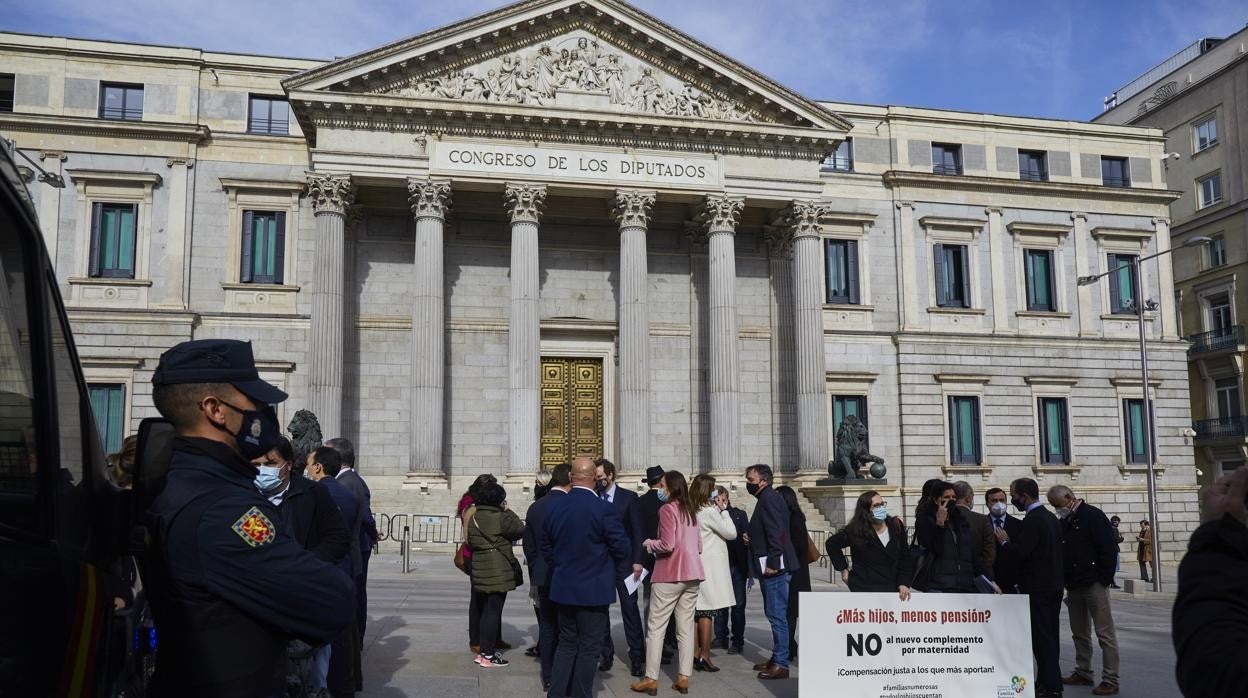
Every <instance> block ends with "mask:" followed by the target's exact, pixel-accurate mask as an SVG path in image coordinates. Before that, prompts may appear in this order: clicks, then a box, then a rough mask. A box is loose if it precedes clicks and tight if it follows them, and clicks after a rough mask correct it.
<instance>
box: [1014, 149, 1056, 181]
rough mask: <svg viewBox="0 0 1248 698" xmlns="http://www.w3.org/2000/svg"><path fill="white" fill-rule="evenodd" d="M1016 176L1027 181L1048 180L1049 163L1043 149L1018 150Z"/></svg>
mask: <svg viewBox="0 0 1248 698" xmlns="http://www.w3.org/2000/svg"><path fill="white" fill-rule="evenodd" d="M1018 178H1019V179H1025V180H1027V181H1029V182H1047V181H1049V165H1048V162H1047V158H1046V157H1045V152H1044V151H1043V150H1020V151H1018Z"/></svg>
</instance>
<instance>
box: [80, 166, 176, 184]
mask: <svg viewBox="0 0 1248 698" xmlns="http://www.w3.org/2000/svg"><path fill="white" fill-rule="evenodd" d="M65 174H67V175H69V177H70V179H73V180H74V181H75V182H91V183H93V184H100V183H107V184H141V185H143V186H145V187H148V188H151V187H155V186H158V185H159V184H160V183H161V177H160V175H158V174H156V173H155V172H137V171H127V170H87V169H82V170H79V169H67V170H65Z"/></svg>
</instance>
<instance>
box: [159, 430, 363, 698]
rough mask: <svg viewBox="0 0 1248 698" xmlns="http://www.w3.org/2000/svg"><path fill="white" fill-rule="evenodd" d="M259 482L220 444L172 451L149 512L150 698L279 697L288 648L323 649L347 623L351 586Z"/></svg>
mask: <svg viewBox="0 0 1248 698" xmlns="http://www.w3.org/2000/svg"><path fill="white" fill-rule="evenodd" d="M254 477H255V467H254V466H252V465H251V464H250V463H248V462H247V461H245V460H243V459H242V457H241V456H239V455H238V454H237V453H236V452H235V451H234V450H233V449H231V448H229V447H228V446H226V445H224V444H221V443H218V442H215V441H211V440H208V439H200V438H182V437H179V438H177V439H175V440H174V443H173V455H172V458H171V461H170V465H169V475H168V480H167V485H166V487H165V489H164V491H163V492H161V494H160V495H159V496H158V497H157V498H156V500H155V501H154V502H153V503H152V505H151V507H150V508H149V509H148V511H147V525H148V531H149V534H150V536H151V541H150V547H149V551H148V553H149V554H148V558H147V560H146V569H145V573H147V576H148V578H149V581H150V583H149V584H148V586H147V588H148V592H149V600H150V601H151V605H152V612H153V615H154V619H155V624H156V632H157V643H158V644H157V656H156V675H155V676H154V677H153V681H152V686H151V691H150V692H149V695H152V696H157V697H160V696H179V697H182V696H188V697H195V698H199V697H216V696H221V697H225V696H229V697H230V698H250V697H253V696H254V697H256V698H260V697H262V696H263V697H266V698H267V697H268V696H276V695H280V694H281V693H282V691H283V690H284V684H285V666H286V658H285V649H286V642H287V640H289V639H291V638H298V639H301V640H305V641H307V642H309V643H312V644H318V645H319V644H323V643H325V642H328V641H329V640H330V639H331V638H333V637H335V636H337V635H338V634H339V633H341V632H342V630H343V629H344V628H346V627H347V625H348V624H349V623H350V622H351V618H352V615H353V614H354V612H355V605H354V603H352V602H351V600H352V599H353V598H354V594H355V588H354V586H353V584H352V582H351V580H350V579H349V578H348V577H347V575H346V574H344V573H343V572H342V571H340V570H339V569H338V568H337V567H335V566H334V565H333V564H330V563H328V562H325V561H324V560H321V559H319V558H317V557H316V556H315V555H313V554H312V553H311V552H308V551H306V550H304V549H303V547H302V546H300V545H299V543H297V542H296V541H295V539H294V538H293V537H292V536H291V535H290V533H289V532H287V531H285V530H283V529H282V528H281V527H280V526H279V522H280V521H281V515H280V514H279V513H278V511H277V509H276V508H275V507H273V506H272V505H271V504H270V503H269V501H268V500H267V499H265V498H264V497H263V496H261V495H260V493H259V492H257V491H256V487H255V484H254Z"/></svg>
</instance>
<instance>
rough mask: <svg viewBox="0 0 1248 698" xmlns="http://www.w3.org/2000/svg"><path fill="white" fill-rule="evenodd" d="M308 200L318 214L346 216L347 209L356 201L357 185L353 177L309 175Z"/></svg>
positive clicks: (317, 173) (315, 173)
mask: <svg viewBox="0 0 1248 698" xmlns="http://www.w3.org/2000/svg"><path fill="white" fill-rule="evenodd" d="M307 191H308V198H310V199H311V200H312V210H314V211H315V212H316V213H337V214H339V215H345V214H346V211H347V207H348V206H350V205H351V202H352V201H354V200H355V185H354V184H352V182H351V175H336V174H322V173H319V172H309V173H308V189H307Z"/></svg>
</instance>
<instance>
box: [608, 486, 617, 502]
mask: <svg viewBox="0 0 1248 698" xmlns="http://www.w3.org/2000/svg"><path fill="white" fill-rule="evenodd" d="M606 495H607V501H608V502H614V501H615V483H614V482H613V483H611V486H610V487H608V488H607V492H606Z"/></svg>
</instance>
